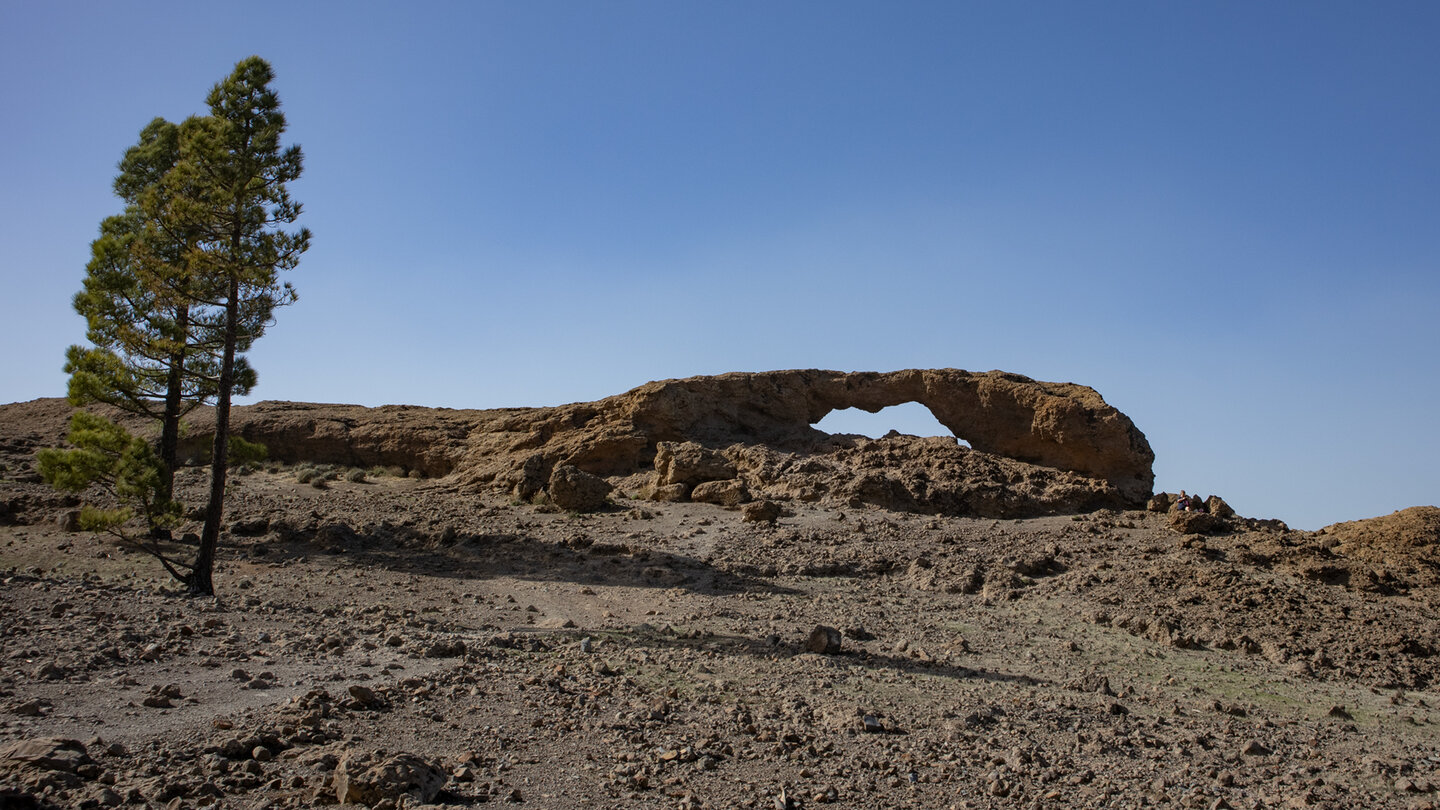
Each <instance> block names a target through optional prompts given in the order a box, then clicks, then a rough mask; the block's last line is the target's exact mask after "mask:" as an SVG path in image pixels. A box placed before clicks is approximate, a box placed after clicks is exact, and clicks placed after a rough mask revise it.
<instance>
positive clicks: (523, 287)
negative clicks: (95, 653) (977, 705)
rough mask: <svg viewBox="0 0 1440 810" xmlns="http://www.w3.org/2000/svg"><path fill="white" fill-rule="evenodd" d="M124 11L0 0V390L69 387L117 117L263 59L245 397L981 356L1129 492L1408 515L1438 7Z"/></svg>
mask: <svg viewBox="0 0 1440 810" xmlns="http://www.w3.org/2000/svg"><path fill="white" fill-rule="evenodd" d="M136 7H138V6H137V4H121V3H100V2H89V3H77V2H67V1H66V0H60V1H58V2H48V3H20V2H5V3H3V4H0V75H3V76H4V77H5V81H4V82H3V83H0V109H3V110H4V115H3V118H0V273H3V279H4V290H5V293H4V295H3V296H0V344H3V346H4V351H3V353H0V364H3V365H0V401H4V402H11V401H20V400H27V399H32V398H35V397H42V396H57V395H61V394H63V392H64V386H65V378H64V375H63V373H62V372H61V370H60V369H61V366H62V365H63V352H64V349H65V347H66V346H67V345H69V344H71V343H77V342H82V341H83V338H84V324H83V322H82V321H81V320H80V318H79V317H78V316H76V315H75V314H74V313H73V311H72V310H71V309H70V298H71V296H72V295H73V294H74V292H75V291H77V290H78V289H79V287H80V280H81V278H82V277H83V273H84V266H85V262H86V260H87V258H88V253H89V242H90V241H91V240H92V239H93V238H94V237H95V235H96V229H97V226H98V225H99V222H100V221H101V220H102V219H103V218H104V217H105V216H107V215H110V214H112V213H115V212H117V211H118V210H119V202H118V200H116V199H115V198H114V197H113V195H112V194H111V191H110V182H111V180H112V178H113V176H114V173H115V164H116V162H117V161H118V160H119V158H120V157H121V155H122V154H123V153H124V151H125V149H126V148H127V147H129V146H130V145H131V144H133V143H134V142H135V140H136V137H137V135H138V133H139V131H140V129H141V127H143V126H144V125H145V123H146V122H148V121H149V120H150V119H151V118H152V117H154V116H164V117H166V118H169V119H171V120H177V121H178V120H180V119H183V118H184V117H185V116H187V115H190V114H195V113H200V112H203V107H204V105H203V100H204V96H205V93H206V92H207V90H208V89H209V88H210V86H211V85H212V84H214V83H215V82H216V81H218V80H219V79H221V78H222V77H224V76H225V75H226V74H227V73H228V72H229V71H230V69H231V68H232V67H233V65H234V63H235V62H236V61H238V60H239V59H241V58H243V57H245V56H248V55H250V54H259V55H260V56H263V57H264V58H266V59H268V60H269V61H270V62H271V64H272V65H273V66H274V68H275V71H276V74H277V78H276V81H275V83H274V86H275V88H276V89H277V90H278V92H279V93H280V96H281V99H282V102H283V103H284V105H285V110H286V113H287V115H288V118H289V124H290V129H289V133H288V142H291V143H299V144H301V145H302V147H303V148H304V150H305V155H306V172H305V176H304V177H303V178H302V179H301V180H300V181H298V182H296V183H295V184H294V185H293V186H292V193H293V195H294V196H295V198H296V199H298V200H300V201H301V202H302V203H304V205H305V209H306V212H305V216H304V218H303V220H302V221H303V224H305V225H307V226H308V227H310V228H311V229H312V231H313V232H314V234H315V238H314V242H313V247H312V248H311V250H310V252H309V253H308V254H306V256H305V258H304V260H303V261H302V262H301V264H300V266H299V268H298V269H296V270H295V271H293V272H292V273H291V274H290V275H289V280H290V281H292V282H293V283H294V284H295V286H296V288H297V289H298V290H299V292H300V300H299V302H298V303H296V304H295V305H294V306H292V307H289V308H288V309H285V310H282V311H280V312H279V314H278V320H277V323H276V324H275V326H274V327H273V328H272V329H271V330H270V332H269V334H268V335H267V336H266V337H265V338H264V339H263V340H262V341H260V342H259V343H258V344H257V345H256V348H255V351H254V352H253V353H252V356H251V359H252V362H253V363H254V365H255V367H256V368H257V369H258V370H259V372H260V385H259V386H258V387H257V388H256V391H255V396H254V398H255V399H288V400H301V401H322V402H353V403H360V404H365V405H380V404H386V403H406V404H416V405H430V406H445V407H456V408H488V407H502V406H517V405H553V404H560V403H564V402H572V401H583V400H592V399H598V398H600V397H604V396H608V395H610V394H615V393H619V392H622V391H625V390H628V389H629V388H632V387H634V386H636V385H639V384H642V383H644V382H647V381H649V380H652V379H663V378H671V377H685V376H690V375H694V374H713V373H721V372H726V371H758V370H765V369H779V368H812V367H816V368H833V369H841V370H878V371H888V370H893V369H899V368H929V367H953V368H965V369H970V370H976V371H983V370H988V369H992V368H1000V369H1004V370H1007V371H1014V372H1018V373H1021V374H1025V375H1028V376H1031V377H1034V378H1037V379H1043V380H1055V381H1073V382H1079V383H1083V384H1086V385H1090V386H1092V387H1094V388H1095V389H1097V390H1098V391H1100V393H1101V394H1102V395H1104V396H1105V397H1106V399H1107V400H1108V401H1109V402H1110V403H1111V404H1113V405H1115V406H1116V407H1118V408H1119V409H1121V410H1122V411H1124V412H1125V413H1127V414H1128V415H1129V416H1130V417H1131V418H1132V419H1134V421H1135V422H1136V424H1137V425H1138V426H1139V427H1140V429H1141V430H1142V431H1144V432H1145V433H1146V435H1147V436H1148V437H1149V439H1150V443H1151V445H1152V446H1153V447H1154V449H1155V452H1156V455H1157V459H1156V464H1155V469H1156V473H1157V487H1159V488H1161V489H1168V490H1171V491H1174V490H1178V489H1179V488H1181V487H1184V488H1186V489H1187V490H1189V491H1191V492H1195V491H1199V492H1202V493H1206V494H1208V493H1211V492H1215V493H1218V494H1221V495H1223V496H1224V497H1226V498H1227V499H1229V500H1230V501H1231V502H1232V503H1233V504H1234V505H1235V506H1236V508H1237V509H1239V510H1240V511H1241V512H1242V513H1244V514H1248V515H1253V516H1257V517H1278V518H1281V519H1284V520H1286V521H1289V522H1290V523H1291V524H1292V525H1294V526H1297V527H1301V528H1311V529H1313V528H1318V527H1320V526H1322V525H1324V524H1327V523H1331V522H1335V521H1339V520H1351V519H1358V518H1364V517H1373V516H1376V515H1381V514H1386V513H1388V512H1390V511H1393V510H1395V509H1401V508H1404V507H1407V506H1413V505H1419V504H1433V503H1436V502H1437V501H1440V498H1437V495H1436V493H1437V490H1440V473H1437V472H1436V470H1437V464H1436V463H1435V462H1436V459H1437V455H1440V453H1437V451H1440V439H1437V438H1436V430H1435V428H1436V420H1435V416H1434V414H1435V403H1436V400H1437V395H1440V381H1437V375H1436V371H1437V354H1440V317H1437V316H1440V312H1437V305H1440V272H1437V271H1440V148H1437V146H1436V145H1437V144H1440V82H1437V81H1436V77H1437V76H1440V49H1437V48H1436V47H1435V46H1434V43H1435V42H1436V41H1440V5H1437V4H1434V3H1430V2H1376V3H1365V4H1361V3H1354V2H1318V1H1314V0H1311V1H1307V2H1264V3H1255V2H1204V3H1201V2H1195V3H1178V2H1177V3H1155V2H1148V1H1147V2H1083V0H1082V1H1075V0H1066V1H1065V2H1059V1H1058V0H1057V1H1055V2H1039V1H1038V0H1036V1H1035V2H1015V3H999V2H985V3H979V2H961V1H959V0H956V1H954V2H942V3H924V2H909V3H904V2H902V3H878V2H867V3H854V2H843V1H841V2H832V1H830V0H827V2H824V3H821V2H809V3H800V2H781V3H774V2H727V3H710V4H702V3H685V2H668V1H665V2H662V0H653V1H652V2H627V1H625V0H620V1H618V2H606V3H593V2H544V1H541V2H525V3H521V2H506V3H496V2H478V1H477V2H456V3H425V2H418V3H409V4H399V3H367V2H346V3H324V2H310V3H297V4H289V3H286V4H276V3H267V2H255V3H248V4H244V5H243V6H239V5H235V4H211V3H188V2H187V3H147V4H144V9H145V11H144V12H137V11H136V10H135V8H136ZM242 9H243V13H242ZM882 416H883V417H884V418H883V419H881V420H880V422H879V423H876V422H873V421H871V422H869V423H868V424H866V425H864V427H865V429H870V430H878V431H879V432H883V431H884V430H885V429H888V428H889V427H897V428H899V429H901V430H912V431H914V432H929V429H928V428H929V424H928V423H927V421H926V420H925V419H923V418H920V417H923V416H925V415H924V414H923V413H921V414H916V413H915V412H914V411H913V409H912V410H911V411H908V412H907V411H904V410H902V411H899V412H895V413H893V414H892V413H891V412H888V411H887V412H886V413H884V414H882ZM889 422H894V424H890V423H889Z"/></svg>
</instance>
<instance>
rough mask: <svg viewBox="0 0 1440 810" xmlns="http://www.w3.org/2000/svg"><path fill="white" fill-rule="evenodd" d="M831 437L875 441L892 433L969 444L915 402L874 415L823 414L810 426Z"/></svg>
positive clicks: (846, 410)
mask: <svg viewBox="0 0 1440 810" xmlns="http://www.w3.org/2000/svg"><path fill="white" fill-rule="evenodd" d="M811 427H813V428H815V429H816V430H823V431H824V432H826V433H829V434H831V435H843V434H852V435H860V436H868V437H870V438H872V439H879V438H881V437H883V436H884V435H885V434H887V433H889V432H890V431H892V430H894V431H897V432H899V433H903V434H906V435H908V436H922V437H929V436H943V437H945V438H947V439H955V441H956V442H958V443H959V444H960V445H961V446H962V447H969V446H970V443H969V442H967V441H965V440H964V439H961V438H959V437H957V436H956V435H955V434H953V433H951V432H950V430H949V428H947V427H945V426H944V425H942V424H940V420H938V419H936V418H935V414H933V413H930V409H929V408H927V407H925V406H924V405H921V404H920V403H918V402H906V403H903V404H901V405H891V406H890V407H888V408H881V409H880V410H879V411H877V412H875V413H870V412H868V411H862V410H860V409H859V408H841V409H838V410H833V411H831V412H830V413H827V414H825V418H823V419H821V420H820V421H819V422H816V423H815V424H813V425H811Z"/></svg>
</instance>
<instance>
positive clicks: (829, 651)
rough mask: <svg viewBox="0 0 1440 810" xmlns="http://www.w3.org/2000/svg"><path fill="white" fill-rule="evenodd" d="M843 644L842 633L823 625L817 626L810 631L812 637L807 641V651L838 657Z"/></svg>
mask: <svg viewBox="0 0 1440 810" xmlns="http://www.w3.org/2000/svg"><path fill="white" fill-rule="evenodd" d="M841 644H842V640H841V635H840V631H839V630H836V629H835V628H833V627H827V626H825V625H823V624H821V625H816V626H815V629H814V630H811V631H810V636H809V637H808V638H806V639H805V649H806V650H807V651H808V652H813V653H820V654H822V655H837V654H839V652H840V647H841Z"/></svg>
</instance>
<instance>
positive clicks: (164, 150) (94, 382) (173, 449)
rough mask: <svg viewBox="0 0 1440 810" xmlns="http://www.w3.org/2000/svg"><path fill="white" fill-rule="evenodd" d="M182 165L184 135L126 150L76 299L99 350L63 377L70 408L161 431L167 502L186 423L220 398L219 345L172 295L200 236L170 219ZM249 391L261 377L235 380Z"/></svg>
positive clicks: (152, 126) (169, 134) (79, 350)
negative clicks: (168, 207) (101, 406)
mask: <svg viewBox="0 0 1440 810" xmlns="http://www.w3.org/2000/svg"><path fill="white" fill-rule="evenodd" d="M178 158H179V128H178V127H177V126H176V125H174V124H172V123H170V122H169V121H166V120H165V119H163V118H156V119H155V120H153V121H151V122H150V123H149V124H148V125H146V127H145V128H144V129H143V130H142V131H141V133H140V140H139V142H138V143H137V144H136V145H135V146H133V147H131V148H130V149H129V150H127V151H126V153H125V157H124V158H123V159H122V160H121V161H120V174H119V175H118V176H117V177H116V178H115V183H114V188H115V193H116V195H117V196H119V197H120V198H121V199H122V200H124V201H125V203H126V208H125V211H124V213H122V214H119V215H116V216H112V217H109V218H107V219H106V220H105V221H104V222H102V223H101V225H100V237H99V238H98V239H96V240H95V241H94V242H92V243H91V246H90V250H91V260H90V263H89V264H88V265H87V267H86V276H85V280H84V288H83V289H82V290H81V292H79V293H77V294H76V296H75V299H74V306H75V310H76V312H78V313H79V314H80V315H81V316H83V317H84V318H85V320H86V324H87V332H86V336H87V337H88V338H89V340H90V342H91V344H92V346H91V347H89V348H86V347H84V346H71V347H70V348H69V350H67V352H66V365H65V370H66V372H68V373H69V374H70V375H71V376H70V383H69V390H68V395H69V399H70V402H71V404H74V405H77V406H79V405H86V404H90V403H92V402H103V403H106V404H108V405H112V406H114V407H116V408H119V409H120V410H122V411H126V412H129V413H133V414H136V415H139V416H144V417H148V418H151V419H154V420H155V421H157V422H159V423H160V438H159V445H158V447H157V448H156V450H157V455H158V461H159V463H160V467H161V470H160V494H161V497H162V499H163V500H166V501H168V500H169V499H170V498H171V497H172V494H173V491H174V477H175V470H176V468H177V467H178V466H179V462H178V459H177V453H178V446H179V436H180V423H181V420H182V419H183V418H184V416H185V415H186V414H187V413H189V412H190V411H191V410H193V409H194V408H196V407H198V406H200V405H202V404H204V403H205V402H206V401H207V400H209V399H211V398H213V397H214V396H215V393H216V390H217V385H216V383H215V379H216V377H217V376H218V373H217V371H216V365H217V364H216V363H215V362H214V360H213V359H212V358H211V357H210V354H209V353H208V352H207V348H208V345H209V344H211V343H214V342H215V341H214V336H211V335H206V334H204V333H203V332H201V331H200V330H199V328H198V327H199V325H198V324H197V323H195V322H194V321H193V320H192V317H191V311H192V309H193V308H194V306H195V305H194V304H193V302H190V301H187V300H185V299H184V298H182V297H179V296H173V295H168V294H166V291H167V290H168V289H172V288H174V287H176V286H184V285H185V284H187V283H188V281H187V278H188V275H187V268H186V265H185V261H186V254H187V252H188V251H189V250H190V249H191V248H192V247H193V246H194V243H195V241H196V235H195V234H194V233H187V232H185V231H184V230H182V229H180V228H177V227H176V225H175V223H173V222H171V221H169V220H167V219H166V217H165V201H164V191H165V189H164V186H163V184H162V183H161V180H162V179H163V178H164V176H165V174H166V173H167V172H169V171H170V170H171V169H172V168H173V167H174V165H175V162H176V161H177V160H178ZM237 380H238V384H237V389H243V390H248V387H249V386H250V385H252V384H253V382H254V375H253V373H252V372H250V371H249V369H248V367H245V368H243V369H242V371H241V372H240V373H239V374H237Z"/></svg>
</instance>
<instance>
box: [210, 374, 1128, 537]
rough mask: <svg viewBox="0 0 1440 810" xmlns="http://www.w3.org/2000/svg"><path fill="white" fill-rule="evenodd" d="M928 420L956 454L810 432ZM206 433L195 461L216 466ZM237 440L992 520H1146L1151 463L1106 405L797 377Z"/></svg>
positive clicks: (365, 457) (868, 379) (379, 459)
mask: <svg viewBox="0 0 1440 810" xmlns="http://www.w3.org/2000/svg"><path fill="white" fill-rule="evenodd" d="M908 402H918V403H920V404H922V405H924V406H925V407H927V408H928V409H929V410H930V411H931V412H932V413H933V414H934V415H935V417H936V419H937V420H939V422H940V423H941V424H942V425H944V426H945V427H947V428H949V429H950V430H951V431H952V432H953V433H954V434H955V436H957V437H960V438H963V439H964V440H965V441H967V442H968V443H969V445H970V447H968V448H967V447H964V446H962V445H960V444H958V443H957V442H956V441H955V440H953V439H948V438H925V439H921V438H917V437H906V436H899V437H889V438H885V439H866V438H864V437H857V436H830V435H828V434H825V433H823V432H821V431H818V430H816V429H814V428H813V427H811V425H813V424H815V423H816V422H818V421H820V420H821V419H823V418H824V417H825V415H826V414H828V413H829V412H831V411H833V410H840V409H845V408H860V409H863V410H866V411H871V412H876V411H879V410H881V409H882V408H886V407H889V406H892V405H900V404H904V403H908ZM207 418H208V417H207V415H205V414H200V415H199V416H198V417H197V418H195V419H194V420H193V422H194V425H193V429H192V432H191V434H190V436H191V438H190V440H189V445H188V446H189V447H190V448H191V449H192V450H193V452H195V453H196V454H203V453H204V449H205V447H206V444H207V442H208V439H207V437H206V433H207V429H208V428H210V427H211V425H210V423H208V422H207ZM232 423H233V425H234V429H235V432H236V433H237V434H239V435H241V436H244V437H245V438H247V439H250V440H252V441H259V442H263V443H264V444H265V445H266V446H267V447H268V448H269V451H270V455H271V457H272V458H274V459H276V460H280V461H320V462H329V463H339V464H348V465H355V466H371V465H386V466H396V465H398V466H403V467H406V468H408V469H412V470H418V471H420V472H421V473H423V474H425V475H427V476H432V477H439V476H450V478H451V480H452V481H453V482H454V483H456V484H457V485H461V486H470V487H495V488H502V489H505V490H507V491H509V492H511V493H513V494H515V495H517V496H519V497H523V498H531V497H535V496H537V495H539V494H541V493H542V492H544V491H546V489H547V487H548V486H549V482H550V480H551V476H552V474H553V473H554V471H555V469H556V468H557V467H560V466H570V467H574V468H577V469H578V470H582V471H584V472H586V473H589V474H592V475H596V476H603V477H606V478H608V479H610V481H611V483H612V484H615V485H617V486H620V487H621V488H622V491H626V492H631V493H636V492H641V491H644V492H646V493H650V494H652V495H654V496H656V497H663V498H672V499H673V498H686V497H690V496H691V495H692V494H694V493H695V491H696V489H697V488H700V493H699V494H700V495H701V496H702V498H703V499H705V500H711V501H713V502H717V503H723V504H726V505H733V503H735V502H737V501H742V502H743V501H744V500H748V499H750V498H756V499H761V498H777V499H803V500H825V499H838V500H844V501H847V502H858V503H873V504H876V505H880V506H885V507H888V508H895V509H904V510H912V511H921V512H932V513H947V514H976V515H985V516H994V517H1017V516H1023V515H1034V514H1045V513H1056V512H1078V511H1086V510H1090V509H1096V508H1102V507H1112V508H1140V507H1143V506H1144V505H1145V502H1146V499H1147V498H1149V496H1150V494H1151V489H1152V485H1153V482H1154V475H1153V472H1152V471H1151V464H1152V462H1153V461H1154V454H1153V453H1152V452H1151V450H1150V446H1149V443H1148V442H1147V441H1146V440H1145V436H1144V434H1142V433H1141V432H1140V431H1139V430H1138V429H1136V427H1135V425H1134V424H1133V423H1132V422H1131V421H1130V419H1129V418H1127V417H1126V416H1125V415H1124V414H1122V413H1120V412H1119V411H1117V410H1116V409H1115V408H1113V407H1111V406H1110V405H1108V404H1107V403H1106V402H1105V400H1104V399H1102V398H1101V396H1100V395H1099V394H1098V393H1096V392H1095V391H1094V390H1093V389H1091V388H1087V387H1085V386H1082V385H1075V384H1073V383H1048V382H1039V381H1036V380H1032V379H1029V378H1027V377H1022V376H1020V375H1017V374H1007V373H1004V372H999V371H990V372H984V373H972V372H967V371H960V370H955V369H936V370H909V371H896V372H890V373H876V372H855V373H844V372H838V371H820V370H800V371H772V372H760V373H734V374H723V375H719V376H714V377H691V378H687V379H681V380H664V381H659V382H652V383H647V384H645V385H642V386H640V387H639V388H636V389H634V390H631V391H629V392H626V393H624V394H619V395H617V396H613V397H609V398H606V399H603V400H599V401H597V402H589V403H577V404H571V405H562V406H558V407H552V408H515V409H502V410H485V411H481V410H470V411H465V410H448V409H431V408H417V407H405V406H386V407H382V408H362V407H359V406H347V405H313V404H303V403H286V402H262V403H259V404H256V405H252V406H246V407H240V408H236V409H235V412H234V414H233V415H232Z"/></svg>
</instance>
